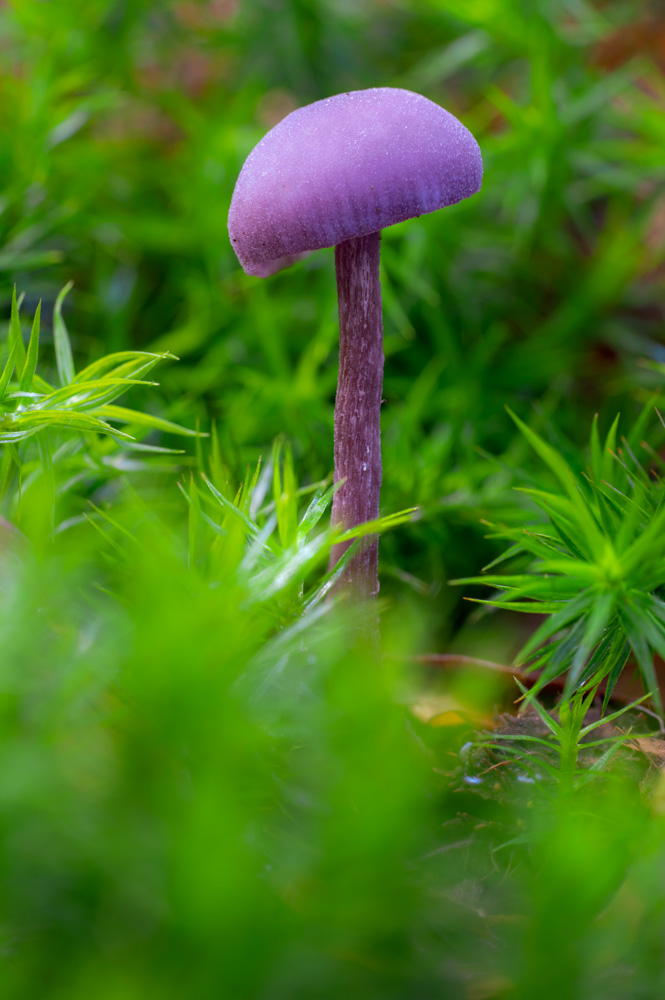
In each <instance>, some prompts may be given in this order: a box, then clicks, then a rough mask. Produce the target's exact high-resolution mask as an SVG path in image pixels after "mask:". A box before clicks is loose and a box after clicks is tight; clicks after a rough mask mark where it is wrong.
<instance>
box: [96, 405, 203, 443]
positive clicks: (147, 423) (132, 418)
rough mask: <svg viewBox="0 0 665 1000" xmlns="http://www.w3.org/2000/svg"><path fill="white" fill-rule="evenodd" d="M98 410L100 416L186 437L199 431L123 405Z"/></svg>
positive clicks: (194, 435)
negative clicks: (128, 408)
mask: <svg viewBox="0 0 665 1000" xmlns="http://www.w3.org/2000/svg"><path fill="white" fill-rule="evenodd" d="M97 412H98V414H99V416H100V417H102V418H104V419H106V420H117V421H119V423H121V424H134V425H135V426H136V427H148V428H150V429H151V430H156V431H165V432H166V433H168V434H181V435H183V436H184V437H196V436H197V431H192V430H189V428H188V427H181V426H180V424H174V423H173V422H172V421H171V420H164V418H163V417H153V416H152V414H150V413H141V412H140V411H139V410H127V409H125V408H124V407H122V406H101V407H100V408H99V410H98V411H97ZM201 436H202V437H207V436H208V435H207V434H206V433H205V432H204V433H202V434H201Z"/></svg>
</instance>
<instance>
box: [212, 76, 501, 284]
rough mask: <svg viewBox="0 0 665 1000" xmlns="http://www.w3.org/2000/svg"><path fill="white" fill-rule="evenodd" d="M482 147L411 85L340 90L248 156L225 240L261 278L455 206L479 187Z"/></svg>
mask: <svg viewBox="0 0 665 1000" xmlns="http://www.w3.org/2000/svg"><path fill="white" fill-rule="evenodd" d="M482 175H483V163H482V158H481V155H480V149H479V148H478V143H477V142H476V140H475V139H474V137H473V136H472V135H471V133H470V132H469V130H468V129H467V128H465V127H464V125H462V123H461V122H459V121H458V120H457V118H455V117H454V115H451V114H450V112H448V111H444V109H443V108H441V107H439V105H438V104H434V103H433V101H430V100H428V99H427V98H426V97H422V96H421V95H420V94H414V93H413V92H412V91H410V90H399V89H397V88H392V87H377V88H374V89H372V90H356V91H352V92H351V93H348V94H337V95H336V96H335V97H328V98H326V99H325V100H323V101H316V102H315V103H314V104H308V105H307V106H306V107H304V108H299V109H298V110H297V111H293V112H292V113H291V114H290V115H287V116H286V118H284V119H283V121H281V122H280V123H279V124H278V125H275V127H274V128H273V129H271V130H270V132H268V133H267V135H265V136H264V137H263V139H261V141H260V142H259V143H258V145H257V146H255V147H254V149H253V150H252V152H251V153H250V154H249V156H248V157H247V159H246V161H245V164H244V166H243V168H242V170H241V171H240V176H239V177H238V181H237V183H236V186H235V190H234V192H233V198H232V200H231V208H230V210H229V236H230V238H231V244H232V246H233V249H234V250H235V252H236V254H237V256H238V259H239V261H240V263H241V264H242V266H243V269H244V270H245V271H246V273H247V274H253V275H256V276H258V277H261V278H262V277H267V276H268V275H269V274H274V273H275V271H277V270H280V268H281V267H282V266H288V264H289V263H291V262H292V261H288V260H287V261H284V262H283V263H282V260H281V259H282V258H294V257H297V255H298V254H302V253H304V252H305V251H308V250H319V249H320V248H321V247H331V246H336V245H337V244H338V243H342V242H343V241H344V240H348V239H352V238H353V237H356V236H362V235H364V234H366V233H373V232H377V231H378V230H380V229H384V228H385V227H386V226H392V225H393V223H395V222H402V221H404V219H411V218H413V217H414V216H417V215H424V214H425V213H427V212H434V211H436V209H438V208H443V207H444V206H445V205H453V204H455V202H458V201H461V200H462V199H463V198H468V197H469V196H470V195H472V194H475V193H476V191H478V190H479V189H480V185H481V181H482Z"/></svg>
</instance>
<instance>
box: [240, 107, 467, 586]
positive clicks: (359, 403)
mask: <svg viewBox="0 0 665 1000" xmlns="http://www.w3.org/2000/svg"><path fill="white" fill-rule="evenodd" d="M482 172H483V167H482V159H481V155H480V150H479V148H478V144H477V142H476V140H475V139H474V138H473V136H472V135H471V133H470V132H469V131H468V129H466V128H465V127H464V126H463V125H462V124H461V122H459V121H458V120H457V119H456V118H455V117H454V116H453V115H451V114H450V113H449V112H448V111H444V109H443V108H441V107H439V106H438V105H437V104H434V103H433V102H432V101H429V100H428V99H427V98H426V97H422V96H421V95H420V94H414V93H412V92H411V91H408V90H397V89H393V88H389V87H380V88H376V89H373V90H358V91H353V92H351V93H347V94H338V95H337V96H335V97H329V98H327V99H325V100H323V101H317V102H316V103H314V104H310V105H308V106H307V107H304V108H299V109H298V110H297V111H294V112H292V113H291V114H290V115H287V117H286V118H285V119H284V120H283V121H281V122H280V123H279V124H278V125H276V126H275V127H274V128H273V129H271V131H270V132H268V134H267V135H266V136H264V138H263V139H262V140H261V142H259V144H258V145H257V146H256V147H255V148H254V149H253V150H252V152H251V153H250V154H249V156H248V157H247V160H246V162H245V164H244V166H243V168H242V170H241V172H240V176H239V178H238V181H237V183H236V186H235V190H234V192H233V199H232V201H231V208H230V211H229V236H230V238H231V243H232V246H233V248H234V250H235V252H236V254H237V256H238V259H239V261H240V263H241V264H242V267H243V269H244V270H245V272H246V273H247V274H251V275H255V276H257V277H259V278H264V277H268V276H269V275H271V274H274V273H275V272H276V271H278V270H280V269H281V268H282V267H288V266H289V265H290V264H292V263H293V262H294V260H296V259H298V256H299V255H301V254H303V253H305V252H306V251H310V250H318V249H320V248H322V247H331V246H334V247H335V268H336V272H337V290H338V298H339V325H340V350H339V377H338V383H337V399H336V402H335V473H334V481H335V482H339V481H340V480H344V483H343V485H342V486H341V487H340V489H338V491H337V492H336V494H335V497H334V500H333V508H332V520H333V523H339V524H342V525H343V526H344V527H345V528H352V527H355V526H356V525H358V524H363V523H365V522H366V521H371V520H374V519H375V518H377V517H378V516H379V493H380V489H381V430H380V414H381V391H382V385H383V322H382V317H381V285H380V282H379V246H380V239H381V230H382V229H383V228H385V227H386V226H392V225H393V224H394V223H396V222H402V221H403V220H404V219H410V218H413V217H414V216H418V215H424V214H425V213H427V212H434V211H436V209H438V208H443V207H444V206H445V205H452V204H454V203H455V202H458V201H461V200H462V199H463V198H468V197H469V196H470V195H472V194H475V193H476V192H477V191H478V190H479V189H480V185H481V181H482ZM349 544H350V543H348V542H347V543H345V544H344V543H340V544H338V545H336V546H335V547H334V549H333V552H332V555H331V565H334V564H335V563H336V561H337V560H338V559H339V558H340V557H341V555H342V554H343V552H344V551H345V550H346V548H348V545H349ZM378 552H379V543H378V537H377V536H376V535H370V536H368V537H367V538H365V539H364V540H363V546H362V547H361V549H360V551H359V552H358V553H357V554H356V555H354V556H353V558H352V560H351V562H350V563H349V565H348V566H347V568H346V570H345V574H344V582H345V585H346V586H348V587H349V588H352V589H353V590H354V591H355V592H356V593H357V594H358V595H359V596H361V597H370V596H373V595H375V594H377V593H378V590H379V583H378Z"/></svg>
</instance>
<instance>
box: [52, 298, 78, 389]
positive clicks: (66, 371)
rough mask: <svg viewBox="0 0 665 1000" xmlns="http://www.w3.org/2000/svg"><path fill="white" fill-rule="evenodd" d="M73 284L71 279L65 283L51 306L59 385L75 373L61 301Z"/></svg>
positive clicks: (71, 377) (70, 379) (66, 382)
mask: <svg viewBox="0 0 665 1000" xmlns="http://www.w3.org/2000/svg"><path fill="white" fill-rule="evenodd" d="M73 285H74V282H73V281H70V282H68V283H67V284H66V285H65V287H64V288H63V289H62V291H61V292H60V294H59V295H58V297H57V299H56V300H55V306H54V307H53V344H54V347H55V363H56V367H57V369H58V378H59V379H60V384H61V385H68V384H69V383H70V382H71V381H72V379H73V378H74V376H75V374H76V370H75V368H74V358H73V356H72V346H71V343H70V341H69V334H68V332H67V327H66V326H65V321H64V319H63V318H62V303H63V302H64V301H65V297H66V296H67V294H68V293H69V292H70V291H71V289H72V287H73Z"/></svg>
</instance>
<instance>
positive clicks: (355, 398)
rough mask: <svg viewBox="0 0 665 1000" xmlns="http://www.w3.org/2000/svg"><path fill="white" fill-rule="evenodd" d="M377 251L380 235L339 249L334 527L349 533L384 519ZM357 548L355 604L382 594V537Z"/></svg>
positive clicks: (349, 574) (352, 569)
mask: <svg viewBox="0 0 665 1000" xmlns="http://www.w3.org/2000/svg"><path fill="white" fill-rule="evenodd" d="M380 245H381V233H370V234H369V235H368V236H359V237H358V238H357V239H353V240H345V242H344V243H340V244H339V245H338V246H337V247H335V270H336V272H337V295H338V302H339V375H338V377H337V398H336V400H335V476H334V481H335V482H336V483H338V482H339V481H340V480H342V479H344V480H346V481H345V483H344V485H343V486H341V487H340V488H339V489H338V490H337V492H336V493H335V496H334V499H333V507H332V522H333V524H341V525H343V526H344V527H345V528H355V527H356V526H357V525H358V524H364V523H365V522H366V521H373V520H375V519H376V518H377V517H378V516H379V495H380V492H381V392H382V389H383V318H382V315H381V285H380V282H379V249H380ZM350 544H351V543H350V542H341V543H340V544H339V545H336V546H335V547H334V548H333V550H332V552H331V554H330V566H331V568H332V567H333V566H334V565H335V564H336V563H337V561H338V560H339V559H340V558H341V557H342V555H343V554H344V552H345V551H346V550H347V549H348V547H349V545H350ZM359 545H360V551H359V552H358V553H357V554H356V555H354V556H353V558H352V559H351V562H350V563H349V565H348V566H347V568H346V570H345V571H344V583H345V586H348V587H349V589H350V590H352V591H353V592H354V593H355V594H356V595H357V596H358V597H361V598H367V597H374V596H375V595H376V594H377V593H378V590H379V577H378V564H379V538H378V535H367V536H365V537H363V538H361V539H360V540H359Z"/></svg>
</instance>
